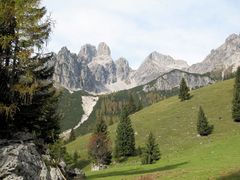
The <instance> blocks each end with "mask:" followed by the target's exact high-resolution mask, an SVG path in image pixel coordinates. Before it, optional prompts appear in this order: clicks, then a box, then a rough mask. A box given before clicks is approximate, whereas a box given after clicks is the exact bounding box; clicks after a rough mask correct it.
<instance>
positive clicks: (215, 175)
mask: <svg viewBox="0 0 240 180" xmlns="http://www.w3.org/2000/svg"><path fill="white" fill-rule="evenodd" d="M232 91H233V80H227V81H223V82H219V83H216V84H214V85H210V86H208V87H204V88H201V89H197V90H194V91H192V92H191V95H192V98H191V99H190V100H188V101H185V102H180V101H179V99H178V97H177V96H175V97H171V98H168V99H166V100H164V101H160V102H159V103H156V104H153V105H151V106H149V107H147V108H144V109H143V110H141V111H139V112H137V113H135V114H133V115H131V116H130V118H131V120H132V124H133V127H134V129H135V137H136V147H138V146H143V145H144V143H145V140H146V137H147V135H148V133H149V131H152V132H153V133H154V134H155V137H156V139H157V141H158V143H159V147H160V151H161V154H162V156H161V159H160V160H159V161H158V162H157V163H156V164H153V165H141V163H140V158H139V157H137V156H136V157H131V158H129V159H128V160H126V161H125V162H123V163H120V164H116V163H112V165H111V166H110V167H109V168H108V169H106V170H103V171H99V172H91V171H90V168H89V165H88V166H86V167H85V168H84V170H85V171H86V175H87V178H88V179H114V180H117V179H141V180H143V179H144V180H145V179H189V180H192V179H240V123H235V122H233V121H232V118H231V101H232ZM200 105H201V106H202V107H203V109H204V111H205V114H206V116H207V118H208V120H209V123H210V124H213V125H214V131H213V134H211V135H210V136H208V137H199V136H198V135H197V132H196V123H197V113H198V108H199V106H200ZM115 130H116V124H114V125H112V126H110V127H109V135H110V137H111V139H112V143H113V146H114V139H115ZM89 137H90V134H87V135H85V136H80V137H78V138H77V139H76V140H75V141H73V142H71V143H69V144H67V146H66V147H67V150H68V152H69V153H73V152H75V151H78V152H79V154H80V156H81V159H82V160H84V159H85V160H86V159H87V143H88V139H89Z"/></svg>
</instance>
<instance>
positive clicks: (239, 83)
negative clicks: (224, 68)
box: [232, 67, 240, 122]
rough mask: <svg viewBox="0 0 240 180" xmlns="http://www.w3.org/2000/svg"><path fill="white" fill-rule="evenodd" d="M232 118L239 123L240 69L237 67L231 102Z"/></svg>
mask: <svg viewBox="0 0 240 180" xmlns="http://www.w3.org/2000/svg"><path fill="white" fill-rule="evenodd" d="M232 118H233V120H234V121H236V122H240V67H238V69H237V72H236V77H235V84H234V89H233V101H232Z"/></svg>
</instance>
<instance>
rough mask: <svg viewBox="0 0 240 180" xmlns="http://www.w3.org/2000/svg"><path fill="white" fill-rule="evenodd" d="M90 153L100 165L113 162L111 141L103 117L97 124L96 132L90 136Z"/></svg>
mask: <svg viewBox="0 0 240 180" xmlns="http://www.w3.org/2000/svg"><path fill="white" fill-rule="evenodd" d="M88 154H89V156H90V157H91V159H92V160H93V162H94V163H96V164H98V165H100V164H103V165H108V164H110V163H111V160H112V150H111V141H110V138H109V137H108V131H107V125H106V123H105V121H104V120H102V119H101V120H99V122H98V123H97V124H96V129H95V132H94V134H93V135H92V136H91V138H90V141H89V144H88Z"/></svg>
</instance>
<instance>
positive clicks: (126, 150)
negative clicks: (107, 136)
mask: <svg viewBox="0 0 240 180" xmlns="http://www.w3.org/2000/svg"><path fill="white" fill-rule="evenodd" d="M134 154H135V136H134V129H133V128H132V124H131V120H130V118H129V117H128V110H127V108H126V107H125V108H123V110H122V113H121V117H120V122H119V123H118V126H117V130H116V142H115V156H116V157H117V158H119V157H127V156H132V155H134Z"/></svg>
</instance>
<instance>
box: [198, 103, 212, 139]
mask: <svg viewBox="0 0 240 180" xmlns="http://www.w3.org/2000/svg"><path fill="white" fill-rule="evenodd" d="M197 131H198V134H199V135H201V136H207V135H209V134H211V133H212V131H213V125H209V124H208V120H207V118H206V116H205V113H204V111H203V109H202V107H201V106H200V108H199V112H198V121H197Z"/></svg>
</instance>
